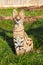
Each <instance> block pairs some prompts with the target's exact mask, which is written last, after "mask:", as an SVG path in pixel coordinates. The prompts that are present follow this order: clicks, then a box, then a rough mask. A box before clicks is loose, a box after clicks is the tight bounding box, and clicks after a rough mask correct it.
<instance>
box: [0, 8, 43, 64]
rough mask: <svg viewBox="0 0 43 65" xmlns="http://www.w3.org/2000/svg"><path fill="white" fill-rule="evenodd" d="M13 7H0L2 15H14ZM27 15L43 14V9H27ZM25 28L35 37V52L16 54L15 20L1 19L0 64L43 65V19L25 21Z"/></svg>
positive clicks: (30, 35) (29, 34)
mask: <svg viewBox="0 0 43 65" xmlns="http://www.w3.org/2000/svg"><path fill="white" fill-rule="evenodd" d="M12 12H13V8H12V9H0V15H5V16H8V15H9V16H10V15H12ZM25 15H26V16H30V15H31V16H35V15H43V11H40V10H38V11H34V13H33V11H29V12H28V11H25ZM24 29H25V31H26V33H27V34H28V36H29V37H31V38H32V39H33V42H34V50H33V52H30V53H26V54H25V55H20V56H16V55H15V49H14V45H13V22H12V21H11V20H7V21H6V20H3V21H0V65H43V19H39V20H37V21H36V22H34V23H31V24H27V23H24Z"/></svg>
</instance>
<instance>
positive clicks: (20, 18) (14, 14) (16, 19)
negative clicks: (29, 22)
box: [13, 10, 25, 24]
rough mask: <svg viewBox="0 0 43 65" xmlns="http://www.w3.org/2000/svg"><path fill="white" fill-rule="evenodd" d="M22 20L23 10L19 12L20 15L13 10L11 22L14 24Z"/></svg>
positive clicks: (23, 16)
mask: <svg viewBox="0 0 43 65" xmlns="http://www.w3.org/2000/svg"><path fill="white" fill-rule="evenodd" d="M24 18H25V15H24V10H21V11H20V13H18V12H17V10H13V20H14V22H15V23H16V24H19V23H21V22H23V21H24Z"/></svg>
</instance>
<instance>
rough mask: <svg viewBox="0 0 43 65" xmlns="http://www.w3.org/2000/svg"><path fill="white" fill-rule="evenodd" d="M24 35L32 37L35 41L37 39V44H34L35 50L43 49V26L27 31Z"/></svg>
mask: <svg viewBox="0 0 43 65" xmlns="http://www.w3.org/2000/svg"><path fill="white" fill-rule="evenodd" d="M26 33H27V34H28V35H32V36H33V37H34V38H35V39H37V43H35V45H36V44H37V48H39V47H43V26H40V27H38V28H31V29H28V30H27V31H26ZM34 41H35V40H34Z"/></svg>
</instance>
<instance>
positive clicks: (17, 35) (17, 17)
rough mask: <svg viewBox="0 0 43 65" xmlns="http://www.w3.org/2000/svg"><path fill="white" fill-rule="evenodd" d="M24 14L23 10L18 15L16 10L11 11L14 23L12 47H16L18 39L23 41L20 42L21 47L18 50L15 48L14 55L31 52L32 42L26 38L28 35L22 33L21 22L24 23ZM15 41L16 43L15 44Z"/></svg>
mask: <svg viewBox="0 0 43 65" xmlns="http://www.w3.org/2000/svg"><path fill="white" fill-rule="evenodd" d="M24 17H25V16H24V12H23V10H22V11H21V12H20V13H19V14H18V13H17V11H16V10H14V11H13V18H14V19H13V21H14V22H15V26H14V29H13V38H14V39H13V41H14V45H16V44H15V43H17V41H19V42H20V39H21V40H23V41H22V46H21V47H20V49H19V47H18V48H16V46H15V50H16V54H17V55H19V54H24V53H26V52H30V51H32V50H33V41H32V39H31V38H29V37H28V35H27V34H26V32H25V31H24V26H23V21H24ZM15 40H16V42H15ZM17 44H19V43H17Z"/></svg>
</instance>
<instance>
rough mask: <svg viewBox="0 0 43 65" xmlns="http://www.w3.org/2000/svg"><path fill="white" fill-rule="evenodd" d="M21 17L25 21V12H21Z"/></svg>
mask: <svg viewBox="0 0 43 65" xmlns="http://www.w3.org/2000/svg"><path fill="white" fill-rule="evenodd" d="M19 16H20V17H21V18H22V19H24V17H25V14H24V10H21V11H20V13H19Z"/></svg>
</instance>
